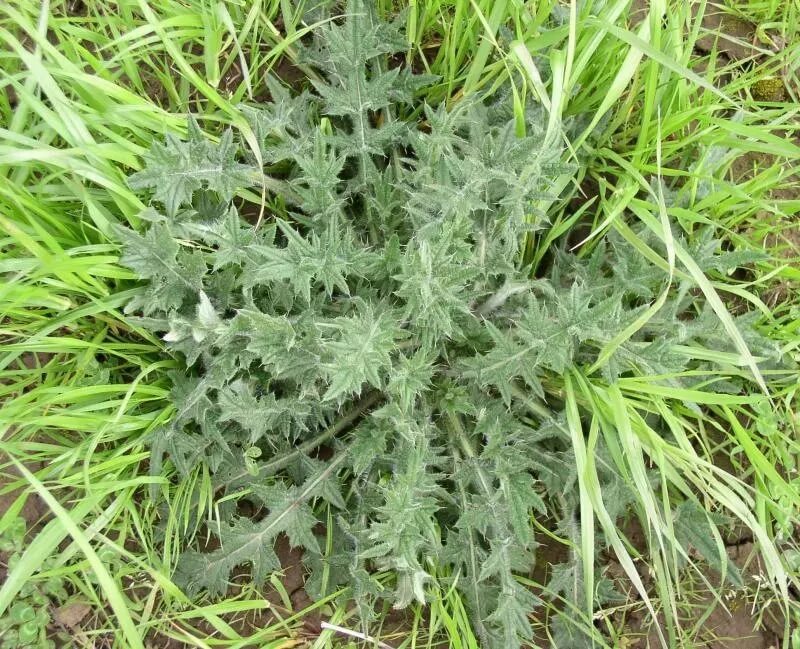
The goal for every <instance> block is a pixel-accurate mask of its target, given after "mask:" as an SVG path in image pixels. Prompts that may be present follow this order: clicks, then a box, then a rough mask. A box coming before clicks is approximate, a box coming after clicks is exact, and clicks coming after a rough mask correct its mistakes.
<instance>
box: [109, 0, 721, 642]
mask: <svg viewBox="0 0 800 649" xmlns="http://www.w3.org/2000/svg"><path fill="white" fill-rule="evenodd" d="M346 13H347V15H348V17H347V18H346V19H344V20H337V21H333V22H327V23H326V24H324V25H323V26H321V27H319V28H318V30H317V31H316V33H315V36H314V39H313V42H312V43H311V44H310V45H308V46H306V47H305V49H304V50H303V55H304V57H305V59H306V63H307V64H309V65H311V66H313V67H315V68H316V69H317V70H318V71H319V73H320V76H319V80H318V81H315V82H314V84H313V85H314V88H313V91H311V92H304V93H302V94H301V95H300V96H299V97H293V96H292V95H291V94H290V93H289V92H288V91H286V90H285V89H283V88H282V87H281V86H280V85H279V84H278V83H277V82H275V81H272V82H270V90H271V94H272V98H273V102H272V103H271V104H268V105H266V106H264V107H261V108H247V109H246V115H247V117H248V119H249V120H250V122H251V124H252V126H253V129H254V132H255V133H256V134H257V136H258V139H259V143H260V146H261V155H262V157H263V159H264V161H265V163H266V165H267V167H266V168H265V170H264V171H265V173H266V174H267V175H268V176H271V178H270V180H271V181H273V180H279V181H280V182H274V183H273V182H270V184H269V187H284V188H286V193H285V194H280V195H278V196H276V197H275V201H274V205H275V206H277V207H276V211H275V212H270V213H268V214H267V218H266V219H264V221H263V222H262V223H261V224H260V226H259V227H258V228H254V226H253V225H252V224H249V223H247V222H246V221H245V220H244V219H242V218H239V215H238V213H237V208H236V204H238V201H236V200H232V197H233V196H234V194H235V192H236V191H237V190H238V189H243V188H248V187H253V188H255V189H256V190H258V188H259V187H260V182H261V181H260V179H259V173H257V172H259V170H254V169H253V168H252V167H250V166H248V165H245V164H242V163H240V162H239V161H238V160H239V159H240V158H241V157H242V155H243V154H241V153H239V154H237V148H236V145H235V144H234V143H233V140H232V135H231V134H230V132H226V133H225V134H224V135H223V136H222V138H221V141H220V143H219V144H218V145H212V144H210V143H209V142H207V141H206V140H205V139H204V138H203V136H202V135H201V134H200V132H199V129H197V128H196V126H194V125H193V124H192V125H190V129H189V141H188V142H186V143H183V142H178V141H177V140H175V139H174V138H170V139H168V141H167V143H166V144H165V145H158V146H156V147H155V148H154V150H153V152H152V153H151V155H150V157H149V158H148V159H147V160H146V167H145V169H144V170H143V171H141V172H139V173H137V174H135V175H134V176H133V178H132V179H131V184H132V186H134V187H137V188H152V189H154V191H153V193H152V198H153V201H154V203H155V205H156V208H157V209H159V208H158V206H159V205H160V206H162V207H163V212H164V214H163V215H162V214H160V213H158V212H157V211H155V210H152V209H151V210H149V211H148V212H147V213H146V214H145V216H146V217H147V220H148V221H149V227H148V229H147V231H146V232H145V234H144V235H143V236H142V235H139V234H136V233H134V232H132V231H129V230H126V229H119V236H120V239H121V240H122V242H123V244H124V254H123V257H122V263H124V264H126V265H127V266H129V267H130V268H132V269H133V270H135V271H136V272H137V273H138V274H139V275H140V276H141V277H142V278H143V279H145V280H148V283H147V287H146V288H145V290H144V291H143V293H142V295H141V296H140V297H139V298H138V299H137V300H135V301H134V302H133V303H132V304H131V305H130V306H129V311H141V312H143V313H144V315H145V316H152V317H150V318H146V319H142V322H143V323H147V324H149V325H150V326H151V327H152V328H153V329H155V330H157V331H160V332H162V333H163V338H164V340H165V341H166V342H167V345H168V347H169V348H170V349H171V350H172V352H173V353H174V354H175V355H176V357H178V358H180V359H183V361H184V369H183V370H182V371H181V372H179V373H176V375H175V376H174V379H173V380H174V387H173V393H172V398H173V401H174V406H175V415H174V417H173V418H172V421H171V422H170V424H169V426H168V427H166V428H163V429H161V430H160V431H159V432H158V433H157V434H156V435H155V436H154V441H153V461H152V466H153V470H154V471H156V472H158V471H160V470H161V466H162V457H163V456H164V454H166V455H168V456H169V458H170V459H171V461H172V462H173V464H174V465H175V467H176V468H177V469H178V470H179V471H180V472H182V473H187V472H189V471H191V470H192V468H193V467H194V466H195V465H197V464H198V463H200V462H205V463H207V464H208V465H209V466H210V467H211V470H212V472H213V474H214V479H215V481H216V484H217V486H218V487H219V489H220V490H221V492H228V493H235V492H239V491H243V490H246V492H247V494H248V495H247V498H249V499H250V500H252V501H253V502H254V503H255V505H256V506H257V507H259V512H260V513H259V514H258V516H256V517H255V518H253V519H243V518H239V517H234V518H232V519H231V520H230V521H227V522H224V523H223V524H222V526H221V527H220V529H217V530H214V531H215V532H216V533H217V535H218V536H219V541H220V544H221V547H220V548H219V549H218V550H214V551H212V552H206V553H203V552H186V553H185V554H184V556H183V558H182V559H181V562H180V565H179V567H178V575H177V578H178V580H179V581H180V583H182V584H183V585H184V586H186V587H187V588H188V589H189V590H190V591H197V590H199V589H207V590H209V591H210V592H214V593H219V592H222V591H224V590H225V589H226V587H227V583H228V579H229V576H230V574H231V572H232V571H233V569H234V568H236V567H237V566H239V565H241V564H249V565H250V566H251V570H252V577H253V579H254V580H256V581H257V582H261V581H263V580H264V579H265V578H266V577H267V575H268V574H269V573H270V571H272V570H275V569H276V568H277V567H278V560H277V557H276V555H275V553H274V551H273V544H274V542H275V539H276V537H277V536H278V535H280V534H285V535H286V536H287V537H288V539H289V541H290V542H291V543H292V545H295V546H302V547H303V548H304V550H305V557H306V561H307V564H308V566H309V568H310V570H312V576H311V577H310V581H309V584H310V586H309V588H310V589H311V590H312V591H313V592H315V593H316V594H318V595H322V594H324V593H323V589H326V592H329V591H330V589H331V588H333V587H336V586H337V585H338V584H340V583H342V582H346V583H349V584H350V585H351V586H352V590H351V595H352V596H353V598H354V599H355V601H357V602H358V604H359V606H360V607H361V612H362V614H363V615H364V616H367V615H368V614H369V612H370V611H371V610H372V604H373V602H374V599H375V598H376V597H388V598H390V599H391V600H392V601H393V602H394V603H395V604H396V605H397V606H404V605H407V604H409V603H410V602H412V601H414V600H418V601H424V600H425V599H426V594H427V593H428V590H429V589H430V588H432V587H435V586H436V584H435V583H434V581H433V579H432V577H431V572H432V570H431V566H433V565H439V566H444V567H445V570H444V572H446V573H449V574H452V575H454V576H457V577H458V585H459V588H460V589H461V590H462V592H463V593H464V596H465V598H466V600H467V601H468V602H469V604H470V606H471V607H472V619H473V620H474V624H475V627H476V629H477V630H478V632H479V634H480V636H481V638H482V641H483V642H484V643H485V644H486V646H491V647H516V646H519V645H520V644H521V643H523V642H525V641H526V640H529V639H530V638H531V635H532V632H531V627H530V625H529V623H528V614H529V613H530V611H531V610H532V608H534V607H535V606H536V605H537V599H536V597H535V596H534V595H533V593H531V592H530V591H529V590H528V589H527V588H525V587H523V586H522V585H521V584H520V583H519V581H518V580H517V579H516V577H515V574H517V573H519V572H522V573H524V572H527V571H528V570H530V568H531V566H532V564H533V561H534V558H535V550H536V545H537V544H536V540H535V536H534V527H533V526H532V524H531V517H532V516H541V517H544V516H547V517H549V518H550V519H555V520H560V521H562V522H561V528H563V529H566V528H568V527H570V526H572V528H574V527H575V525H574V524H573V523H572V522H571V521H573V520H574V519H573V516H574V511H575V507H576V505H577V502H578V500H577V498H578V497H577V493H576V491H577V488H576V476H575V463H574V461H573V459H572V455H571V452H572V451H571V445H570V441H569V437H568V435H567V434H566V432H565V427H564V424H563V418H562V415H561V414H560V410H561V407H562V404H561V402H560V396H559V385H560V383H559V380H560V379H559V376H560V375H561V374H563V373H564V372H566V371H568V370H569V369H570V368H574V367H585V366H587V364H591V363H592V362H593V361H594V360H595V359H596V357H597V353H598V351H599V350H600V349H602V348H603V346H604V345H605V344H606V343H608V342H609V341H610V340H612V339H613V338H614V336H615V335H616V334H618V333H619V332H620V331H621V330H622V329H624V328H625V327H626V326H627V325H628V324H629V323H630V322H632V321H633V320H634V319H636V317H637V316H638V315H639V314H640V312H641V309H642V308H644V307H646V306H647V305H648V304H649V303H651V302H652V300H654V299H655V297H656V296H657V295H658V294H660V292H661V291H662V289H663V286H664V282H665V281H666V275H665V273H663V272H661V271H660V270H658V269H657V268H654V267H652V266H650V265H649V264H647V263H646V262H645V261H644V260H643V259H642V257H641V256H640V255H639V254H638V253H637V252H636V251H635V250H633V249H631V248H629V247H628V246H627V245H625V244H624V243H622V242H619V241H612V242H611V244H602V243H601V244H600V245H597V246H596V248H595V252H594V254H593V255H592V256H591V257H589V258H586V259H578V258H577V257H575V256H572V255H568V254H566V253H563V252H557V254H555V257H554V260H553V263H552V267H551V269H550V272H549V277H548V278H547V279H537V280H532V279H531V277H530V275H529V270H528V269H527V268H526V267H525V266H524V265H523V263H522V254H521V250H522V246H523V243H524V242H525V240H526V237H527V236H528V235H529V233H531V232H533V231H535V230H537V229H541V228H543V227H545V226H546V219H545V217H544V215H542V214H539V213H537V212H536V211H535V210H534V205H535V203H536V202H537V201H538V200H539V199H540V198H542V197H543V196H546V195H547V193H548V187H549V186H550V184H551V181H552V179H553V178H554V177H555V176H556V175H558V174H562V173H566V172H568V171H569V169H568V168H567V167H565V166H564V165H561V164H560V163H559V162H558V161H559V160H560V159H561V157H562V151H561V150H558V149H548V148H543V138H542V137H541V125H540V124H538V123H534V122H531V123H529V124H527V125H526V132H527V133H528V135H527V137H524V138H518V137H516V135H515V124H514V120H513V118H512V116H511V115H510V114H507V113H506V112H505V111H504V110H503V107H502V106H485V105H482V104H481V103H479V102H471V103H470V102H462V103H461V104H459V105H458V106H456V107H455V108H454V109H453V110H450V111H447V110H445V109H444V108H443V107H441V108H438V109H434V108H431V107H429V106H423V110H422V111H420V112H419V113H418V114H419V115H420V118H419V121H417V120H414V121H408V120H407V119H401V117H402V116H404V115H411V114H414V109H415V106H414V92H415V90H417V89H418V88H420V87H422V86H423V85H424V84H426V83H430V82H431V79H428V78H421V77H416V76H414V75H412V74H411V73H410V72H409V70H407V69H398V68H390V67H389V66H388V65H387V63H388V60H389V59H388V55H390V54H392V53H394V52H397V51H399V50H402V48H403V47H404V42H403V39H402V38H400V37H399V34H398V32H397V30H396V29H395V28H394V27H393V26H391V25H386V24H383V23H379V22H377V21H376V20H375V18H374V17H373V16H372V13H371V11H370V9H369V3H362V2H357V1H353V2H351V3H350V5H349V6H348V11H347V12H346ZM533 115H535V113H531V116H533ZM276 177H277V178H276ZM289 188H290V189H289ZM280 206H285V208H284V209H281V208H280ZM653 246H654V247H656V248H657V243H653ZM703 254H704V255H705V257H704V258H705V259H706V266H708V267H709V268H711V267H715V264H716V266H719V267H720V268H722V267H723V266H724V265H725V264H723V266H720V265H719V264H717V263H716V262H715V261H714V260H713V254H712V251H710V250H705V249H704V253H703ZM726 264H727V262H726ZM693 309H694V301H693V300H692V299H691V298H690V297H687V293H686V292H682V293H679V294H678V295H677V297H676V298H675V299H674V300H673V301H671V302H670V303H669V304H668V305H667V306H666V307H665V308H664V309H662V311H661V312H660V313H659V315H658V317H657V318H654V319H653V320H651V322H650V323H648V324H647V326H645V327H644V328H643V329H641V330H640V331H638V332H637V333H636V335H635V336H634V337H633V338H632V339H630V340H628V341H626V342H625V343H624V344H622V345H621V346H620V347H619V348H618V349H617V351H616V352H615V353H614V355H613V357H612V358H611V359H610V361H609V363H608V364H607V366H606V367H605V368H604V369H605V372H606V378H607V379H608V380H614V379H615V377H617V376H620V375H625V374H627V373H630V372H632V371H635V372H638V373H646V374H651V373H653V372H659V373H660V372H666V371H674V370H681V369H684V368H685V367H686V364H687V363H688V360H687V357H686V356H685V355H683V356H681V355H679V354H676V353H675V352H674V347H675V345H676V344H685V343H686V342H687V341H689V340H692V339H697V338H702V337H703V336H705V335H707V333H708V331H709V328H708V325H707V324H705V321H704V320H703V318H704V317H705V316H704V313H703V312H696V311H694V310H693ZM701 322H702V323H703V324H702V325H700V323H701ZM695 324H698V326H695ZM712 329H713V325H712ZM723 340H724V339H723ZM714 344H720V340H719V339H718V340H716V341H715V343H714ZM696 368H697V365H696V364H695V366H694V367H693V369H696ZM598 464H600V463H598ZM602 466H604V467H610V466H612V463H610V462H606V463H602ZM601 479H602V480H605V481H606V483H607V484H609V485H620V484H621V479H620V478H619V476H616V475H615V474H614V473H613V472H612V471H611V469H609V468H603V469H602V474H601ZM623 491H624V490H623V489H622V488H620V489H618V490H617V492H619V494H620V497H619V498H615V499H614V502H613V503H609V510H612V511H613V512H614V513H615V514H617V515H620V516H621V515H623V514H624V513H625V511H624V510H625V503H626V497H625V496H624V495H623ZM617 492H614V493H617ZM328 508H330V510H332V513H333V516H332V520H335V521H336V522H335V526H334V529H333V530H332V531H331V532H332V534H333V536H334V539H335V542H334V552H333V554H332V555H327V554H326V555H325V556H323V554H322V552H321V549H320V543H319V541H318V539H317V534H319V533H320V529H318V527H319V526H320V524H321V523H322V522H324V521H325V520H326V519H327V514H326V511H330V510H328ZM614 508H616V509H614ZM686 515H687V512H678V514H676V523H679V522H680V521H681V520H683V519H684V518H685V516H686ZM572 532H574V529H572ZM572 532H570V534H571V533H572ZM688 540H689V541H690V542H692V539H688ZM578 564H579V562H578ZM578 564H576V566H577V565H578ZM323 568H325V570H326V572H325V575H326V577H325V579H324V580H323V578H322V576H321V575H320V573H319V571H320V570H322V569H323ZM375 570H388V571H391V573H393V575H394V577H395V589H394V592H393V593H390V592H387V591H386V590H384V587H383V586H382V582H379V581H378V580H377V579H376V578H375V577H374V574H375ZM575 570H578V568H577V567H565V568H564V569H563V570H562V571H561V572H559V573H557V574H556V576H555V577H554V583H553V585H552V588H553V589H554V590H556V591H559V592H562V591H563V592H564V593H565V594H566V595H568V596H573V595H575V593H574V592H573V590H572V589H571V588H569V589H568V588H567V585H566V583H567V582H573V583H574V582H575V581H576V580H577V579H580V575H579V574H577V573H576V572H575ZM570 571H572V572H570ZM562 582H564V584H562Z"/></svg>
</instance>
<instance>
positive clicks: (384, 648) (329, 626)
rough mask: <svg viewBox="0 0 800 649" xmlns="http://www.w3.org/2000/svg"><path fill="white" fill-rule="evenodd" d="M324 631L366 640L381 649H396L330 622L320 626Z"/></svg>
mask: <svg viewBox="0 0 800 649" xmlns="http://www.w3.org/2000/svg"><path fill="white" fill-rule="evenodd" d="M320 626H321V627H322V628H323V629H330V630H331V631H335V632H336V633H341V634H342V635H349V636H351V637H353V638H358V639H359V640H364V641H366V642H372V643H374V644H375V645H377V646H378V647H381V649H394V647H392V646H391V645H388V644H386V643H385V642H381V641H380V640H378V639H377V638H373V637H372V636H368V635H366V634H364V633H361V632H359V631H351V630H350V629H345V628H344V627H343V626H337V625H336V624H331V623H330V622H323V623H322V624H320Z"/></svg>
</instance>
